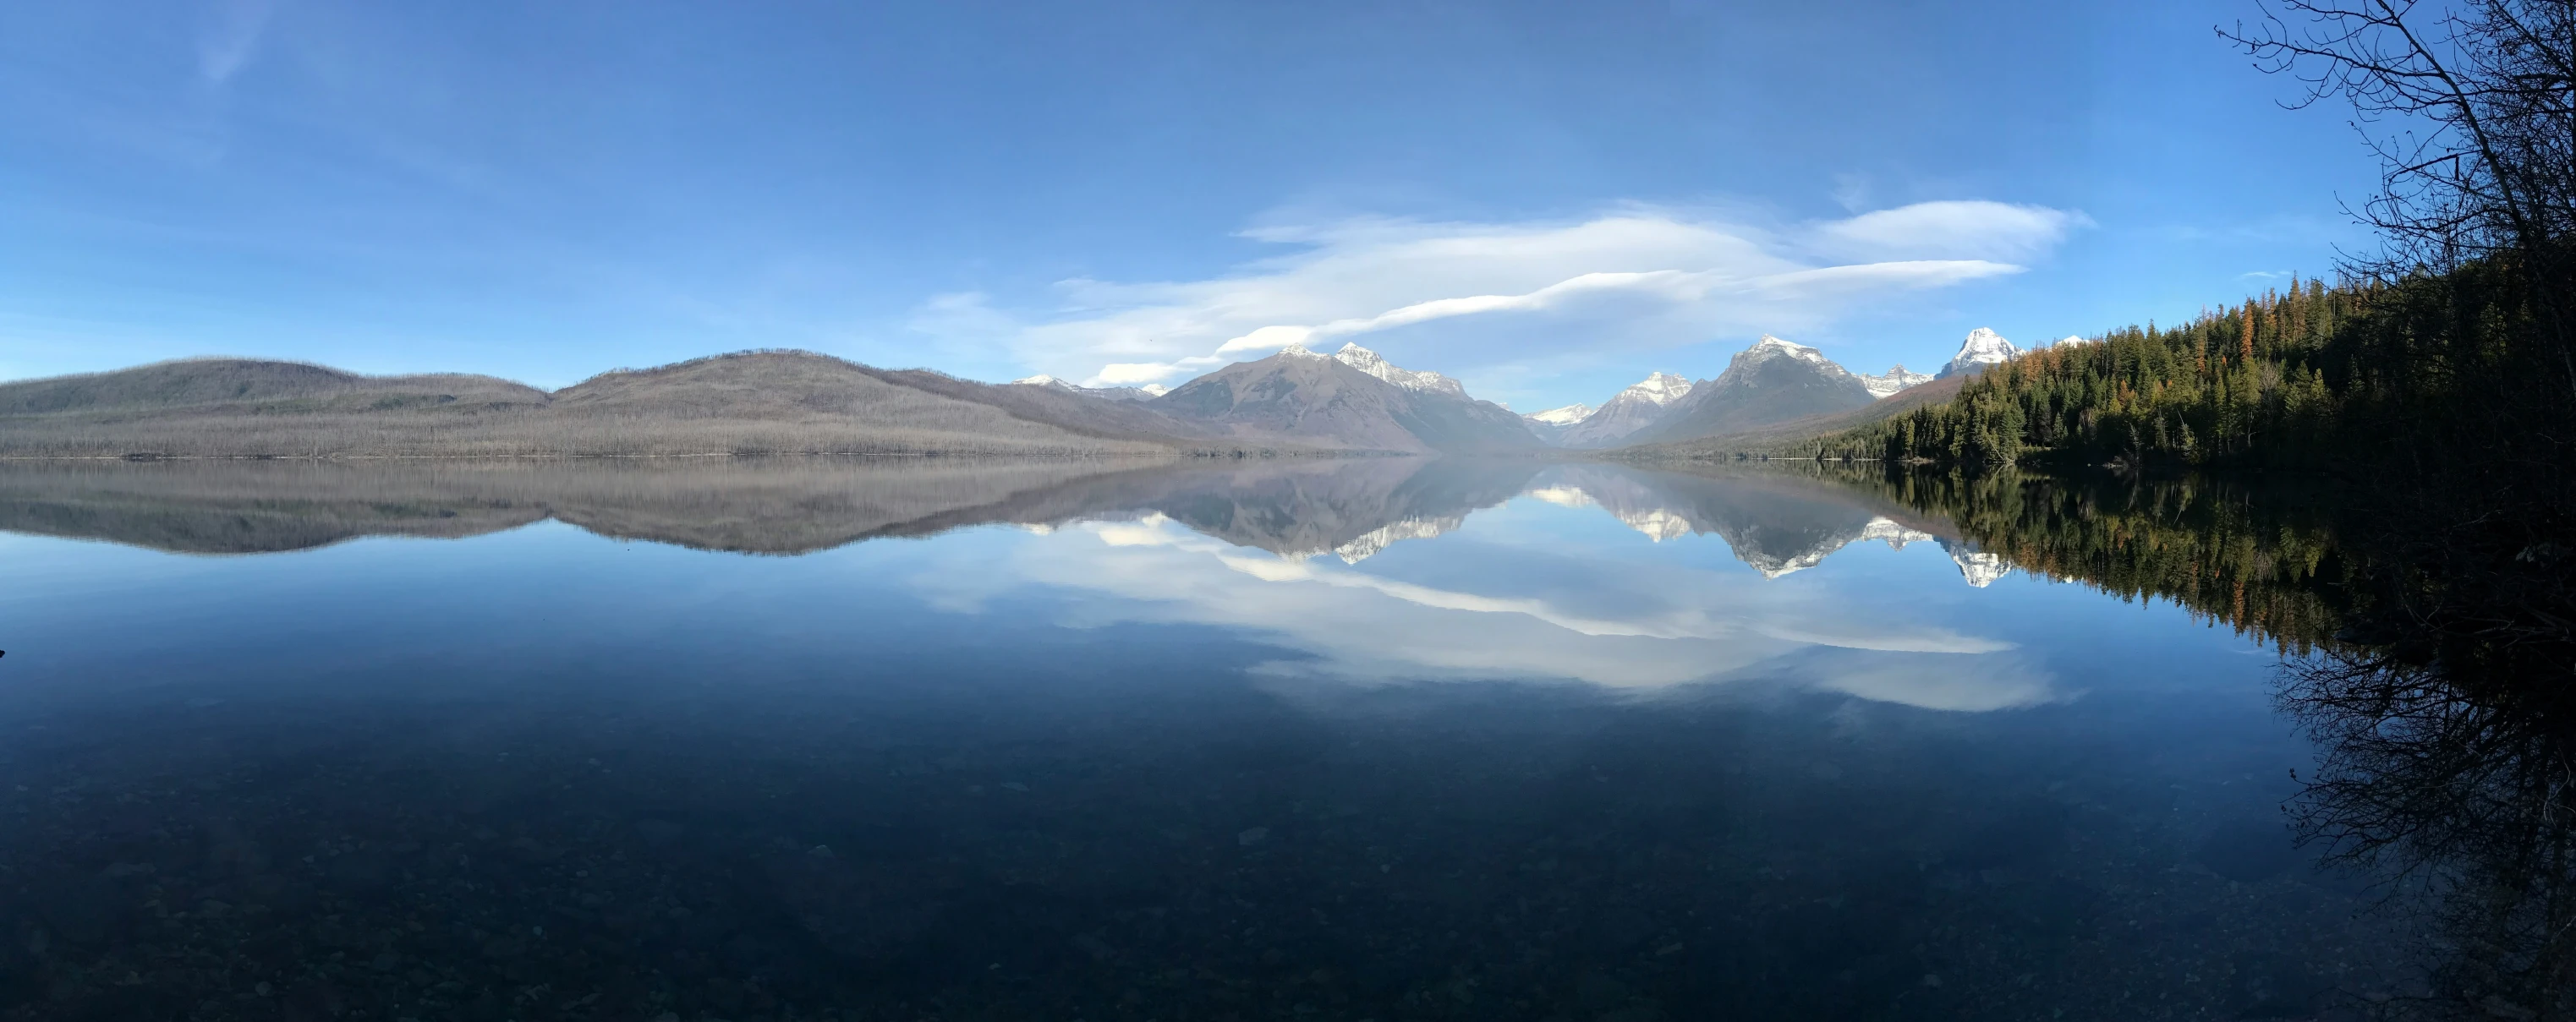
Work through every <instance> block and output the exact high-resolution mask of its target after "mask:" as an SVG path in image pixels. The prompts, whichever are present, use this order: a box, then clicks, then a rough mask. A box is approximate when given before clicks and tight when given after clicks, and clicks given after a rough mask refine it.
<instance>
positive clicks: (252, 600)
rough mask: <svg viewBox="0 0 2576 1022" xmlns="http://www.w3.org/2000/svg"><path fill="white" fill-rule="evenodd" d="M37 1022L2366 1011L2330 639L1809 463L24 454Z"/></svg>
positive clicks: (20, 663)
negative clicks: (2146, 590)
mask: <svg viewBox="0 0 2576 1022" xmlns="http://www.w3.org/2000/svg"><path fill="white" fill-rule="evenodd" d="M0 528H6V529H8V530H11V531H9V532H7V533H0V566H4V567H5V570H0V579H4V580H0V648H5V649H6V650H7V654H6V656H5V659H0V938H5V942H0V1006H5V1012H6V1017H8V1018H13V1019H35V1018H84V1017H86V1018H100V1019H110V1018H114V1019H128V1018H206V1019H234V1018H241V1019H278V1018H284V1019H317V1020H318V1019H333V1018H346V1019H356V1018H364V1019H401V1018H416V1019H447V1018H466V1019H634V1020H648V1019H675V1020H683V1022H697V1020H701V1019H725V1020H733V1022H742V1020H748V1019H790V1018H794V1019H811V1018H864V1019H879V1018H883V1019H932V1018H936V1019H950V1018H955V1019H1098V1020H1109V1019H1139V1020H1142V1019H1162V1020H1180V1019H1211V1020H1213V1019H1309V1018H1311V1019H1379V1020H1390V1022H1391V1020H1394V1019H1414V1018H1444V1019H1445V1018H1456V1019H1521V1018H1527V1019H1568V1020H1582V1022H1644V1020H1655V1019H1671V1020H1679V1019H1699V1018H1721V1017H1723V1018H1927V1019H1928V1018H1978V1019H1985V1018H1993V1019H2046V1018H2080V1019H2111V1018H2222V1019H2234V1018H2310V1017H2360V1016H2358V1015H2348V1014H2343V1013H2350V1012H2354V1011H2357V1010H2360V1009H2358V1008H2354V1007H2351V1006H2352V1005H2368V1004H2370V1003H2374V1001H2377V1000H2385V999H2387V998H2388V997H2390V996H2391V995H2396V996H2399V997H2401V998H2402V997H2404V996H2405V995H2406V994H2407V993H2408V991H2407V989H2406V987H2407V984H2409V983H2413V982H2418V981H2417V980H2413V979H2410V976H2411V975H2412V974H2411V973H2409V972H2408V971H2407V968H2406V967H2405V965H2404V963H2403V961H2402V960H2401V958H2402V956H2400V955H2398V953H2397V952H2398V951H2400V950H2402V948H2403V946H2404V944H2405V940H2404V939H2403V935H2402V934H2400V933H2398V932H2396V930H2395V927H2396V926H2397V924H2398V920H2395V919H2393V918H2391V917H2389V916H2388V915H2387V914H2386V913H2377V912H2373V911H2371V910H2370V909H2371V906H2372V905H2373V903H2374V900H2375V898H2374V895H2373V893H2372V890H2371V889H2370V888H2369V887H2367V886H2366V885H2365V884H2364V883H2363V882H2362V881H2361V880H2360V879H2359V878H2356V877H2353V876H2349V875H2345V874H2341V873H2337V872H2334V871H2331V870H2321V869H2319V868H2317V867H2316V866H2315V865H2314V864H2313V861H2312V860H2313V859H2314V855H2313V854H2311V853H2310V852H2307V851H2303V850H2302V849H2300V848H2298V847H2296V846H2294V844H2293V843H2292V839H2291V833H2290V831H2289V830H2288V829H2287V828H2286V827H2285V826H2284V818H2283V813H2282V808H2281V807H2282V803H2283V801H2284V799H2285V798H2288V797H2289V796H2291V795H2292V794H2293V793H2294V792H2295V791H2296V790H2297V788H2298V782H2297V781H2296V780H2294V779H2293V777H2292V771H2294V770H2302V769H2306V768H2308V767H2309V766H2310V765H2311V763H2312V760H2313V757H2314V753H2313V751H2312V750H2311V749H2310V748H2309V746H2308V745H2307V744H2305V742H2304V741H2303V740H2302V739H2301V738H2300V737H2299V734H2298V732H2297V731H2296V729H2295V728H2293V727H2292V726H2291V724H2290V723H2288V722H2286V721H2285V720H2284V719H2283V718H2282V717H2281V716H2280V715H2279V714H2277V713H2276V712H2275V710H2274V708H2273V698H2274V690H2275V685H2276V678H2275V674H2276V669H2277V664H2278V662H2279V657H2278V655H2277V653H2276V652H2275V651H2273V650H2270V649H2267V648H2263V647H2261V646H2259V645H2258V644H2257V643H2256V641H2254V640H2252V639H2249V638H2247V637H2245V636H2241V635H2238V634H2236V633H2235V632H2234V631H2232V630H2231V629H2229V628H2227V627H2224V626H2219V627H2212V626H2210V625H2209V624H2208V623H2207V622H2206V621H2204V620H2201V619H2197V618H2195V616H2194V615H2192V614H2191V613H2189V612H2187V611H2185V610H2184V609H2182V608H2179V607H2176V606H2173V605H2171V604H2168V603H2161V602H2152V601H2150V602H2144V603H2141V602H2129V601H2124V600H2122V599H2119V598H2116V597H2113V596H2107V595H2104V594H2103V593H2101V592H2098V591H2096V590H2094V589H2092V588H2089V587H2087V586H2083V585H2078V584H2068V583H2058V582H2049V581H2045V580H2042V579H2038V578H2033V577H2031V576H2029V575H2027V574H2025V573H2022V572H2020V571H2018V570H2016V569H2015V568H2014V567H2013V565H2012V564H2011V563H2010V562H2008V561H2005V560H2003V559H2002V558H1999V557H1997V556H1995V555H1993V554H1987V553H1981V552H1979V551H1978V550H1977V549H1976V548H1975V546H1974V544H1971V543H1969V542H1967V541H1965V540H1963V539H1961V538H1960V536H1959V533H1958V532H1957V530H1956V529H1955V528H1953V527H1952V525H1951V524H1950V523H1949V522H1948V521H1947V520H1944V519H1941V518H1939V517H1937V516H1931V515H1926V514H1923V513H1920V512H1915V511H1911V510H1909V509H1907V508H1904V507H1901V506H1898V505H1896V504H1893V503H1889V502H1887V501H1886V500H1884V499H1883V498H1880V497H1875V496H1872V495H1870V494H1868V493H1865V492H1862V491H1860V490H1853V489H1845V488H1839V487H1836V486H1833V485H1830V484H1826V483H1821V482H1817V481H1813V480H1807V479H1800V478H1795V477H1791V476H1784V475H1778V474H1764V473H1725V472H1714V473H1704V474H1696V475H1685V474H1675V473H1659V472H1648V471H1639V470H1631V469H1624V468H1615V467H1608V466H1598V465H1542V464H1533V463H1500V464H1481V463H1474V462H1461V461H1454V460H1453V461H1422V460H1416V459H1385V460H1373V461H1362V462H1345V463H1334V464H1299V465H1260V466H1252V467H1231V466H1228V467H1224V468H1220V469H1171V468H1155V467H1135V466H1117V465H1099V464H1090V465H1069V466H1066V465H1000V466H979V465H965V464H948V465H938V464H926V465H900V466H888V465H882V464H852V463H793V464H764V463H724V464H719V465H707V466H671V465H638V466H614V465H571V466H563V465H557V466H529V465H511V466H442V467H410V468H402V467H378V468H361V467H348V466H291V465H240V466H203V465H170V464H163V465H107V466H87V467H62V466H54V467H27V466H21V467H13V468H7V469H0Z"/></svg>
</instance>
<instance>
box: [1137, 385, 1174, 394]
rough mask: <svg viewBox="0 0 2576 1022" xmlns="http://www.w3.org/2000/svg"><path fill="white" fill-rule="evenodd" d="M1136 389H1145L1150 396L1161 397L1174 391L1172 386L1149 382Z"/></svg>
mask: <svg viewBox="0 0 2576 1022" xmlns="http://www.w3.org/2000/svg"><path fill="white" fill-rule="evenodd" d="M1136 389H1138V390H1141V391H1144V392H1145V393H1146V394H1147V395H1148V396H1152V397H1161V396H1163V395H1165V394H1169V393H1171V392H1172V388H1170V387H1166V386H1163V385H1162V384H1159V383H1148V384H1146V385H1144V386H1142V387H1138V388H1136Z"/></svg>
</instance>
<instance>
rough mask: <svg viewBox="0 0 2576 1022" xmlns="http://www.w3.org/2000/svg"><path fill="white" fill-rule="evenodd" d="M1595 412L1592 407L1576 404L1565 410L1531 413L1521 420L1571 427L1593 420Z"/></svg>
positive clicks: (1553, 409)
mask: <svg viewBox="0 0 2576 1022" xmlns="http://www.w3.org/2000/svg"><path fill="white" fill-rule="evenodd" d="M1593 411H1594V409H1593V407H1592V406H1591V405H1583V404H1575V405H1567V406H1565V407H1563V408H1550V409H1548V410H1546V411H1544V412H1531V413H1529V414H1527V415H1524V416H1521V418H1524V419H1528V420H1530V421H1532V422H1544V423H1547V424H1548V425H1551V426H1571V425H1574V424H1575V423H1578V422H1581V421H1583V420H1585V419H1589V418H1591V417H1592V413H1593Z"/></svg>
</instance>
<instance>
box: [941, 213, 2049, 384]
mask: <svg viewBox="0 0 2576 1022" xmlns="http://www.w3.org/2000/svg"><path fill="white" fill-rule="evenodd" d="M2085 223H2088V221H2086V220H2085V219H2084V217H2083V215H2082V214H2080V213H2071V212H2066V211H2060V210H2053V209H2047V208H2044V207H2038V206H2017V205H2009V204H2005V203H1998V202H1934V203H1922V204H1918V205H1914V206H1906V207H1901V208H1898V209H1890V210H1879V211H1876V212H1871V213H1864V214H1861V215H1859V216H1855V217H1851V218H1848V219H1843V220H1829V221H1819V222H1812V223H1805V224H1793V225H1787V226H1781V227H1763V226H1758V225H1753V224H1748V223H1739V222H1731V221H1728V220H1722V219H1715V218H1708V217H1700V216H1694V215H1689V214H1685V213H1682V212H1676V211H1672V210H1664V209H1656V208H1647V207H1635V208H1626V209H1621V210H1617V211H1614V212H1611V213H1607V214H1604V215H1601V216H1597V217H1594V218H1591V219H1588V220H1582V221H1576V222H1541V223H1424V222H1417V221H1405V220H1391V219H1383V218H1360V219H1352V220H1345V221H1339V222H1333V223H1323V224H1292V225H1274V226H1268V227H1263V228H1259V229H1255V230H1251V231H1247V232H1245V236H1246V237H1249V238H1252V239H1254V240H1257V241H1263V242H1269V243H1273V244H1279V245H1283V246H1296V247H1297V251H1295V252H1292V253H1288V254H1283V255H1280V256H1277V257H1273V258H1269V259H1263V260H1259V261H1255V262H1252V263H1249V264H1246V265H1243V266H1240V267H1237V268H1236V269H1235V271H1234V272H1232V273H1229V274H1226V275H1224V276H1219V277H1215V278H1211V279H1207V280H1197V281H1167V282H1158V283H1118V282H1111V281H1101V280H1089V279H1080V280H1071V281H1065V282H1063V283H1062V284H1061V285H1059V289H1058V290H1059V292H1060V297H1061V299H1062V304H1061V305H1060V306H1059V307H1057V308H1056V309H1054V310H1051V311H1048V312H1045V313H1039V314H1027V315H1022V316H1019V317H1016V318H1014V319H1012V320H1011V321H1010V322H1009V323H1008V324H1007V325H1005V324H1002V323H995V322H980V323H971V324H970V323H962V322H961V321H960V319H959V317H957V316H956V315H955V312H956V311H957V310H955V309H954V308H948V309H944V310H943V309H942V308H940V307H939V306H938V305H937V302H938V301H942V300H944V301H950V302H952V303H953V302H954V296H949V297H947V298H945V299H941V300H935V301H934V303H933V305H932V306H929V307H925V309H924V311H923V314H922V316H923V318H922V320H921V321H920V323H919V324H918V325H920V326H922V328H924V329H926V330H929V331H930V332H933V333H939V334H942V335H943V336H948V335H955V334H957V333H958V332H960V330H961V329H964V330H972V331H977V332H981V333H982V335H983V336H985V337H987V338H990V339H992V340H994V341H998V342H1000V343H1001V344H1003V345H1005V346H1006V347H1008V348H1009V349H1010V350H1011V351H1012V353H1013V355H1014V356H1015V357H1017V358H1018V359H1019V360H1020V361H1021V362H1022V363H1023V364H1025V365H1026V366H1028V367H1029V368H1031V369H1033V370H1035V371H1039V372H1045V373H1049V374H1053V375H1057V376H1064V377H1069V378H1086V377H1087V381H1088V382H1090V383H1092V384H1095V385H1096V384H1128V383H1143V382H1152V381H1166V382H1168V381H1172V380H1173V379H1175V378H1177V377H1182V376H1184V375H1187V374H1191V373H1195V372H1203V371H1205V370H1207V369H1211V368H1215V367H1217V366H1220V365H1223V364H1225V363H1227V362H1232V361H1238V360H1241V359H1244V358H1257V357H1260V356H1262V355H1265V354H1267V353H1269V352H1271V351H1276V350H1278V349H1279V348H1280V347H1283V346H1285V345H1287V344H1290V343H1307V344H1316V343H1319V342H1323V341H1328V340H1334V339H1342V338H1351V337H1356V336H1358V335H1363V334H1388V335H1392V336H1389V337H1387V338H1386V339H1385V340H1383V341H1381V340H1372V341H1371V342H1370V343H1371V344H1372V345H1373V346H1376V345H1380V344H1385V343H1394V344H1396V345H1397V346H1398V347H1399V348H1403V347H1404V346H1405V345H1413V346H1415V347H1413V348H1411V349H1409V350H1400V351H1398V352H1396V353H1395V354H1397V355H1399V356H1405V355H1415V356H1418V355H1421V354H1425V353H1427V352H1428V351H1429V350H1430V349H1438V350H1437V356H1438V357H1437V358H1436V359H1435V361H1436V362H1437V363H1438V367H1439V368H1441V369H1442V370H1443V371H1448V372H1453V373H1454V372H1462V371H1471V370H1473V369H1475V368H1477V367H1480V366H1488V365H1502V364H1507V363H1512V362H1515V361H1517V360H1523V359H1527V358H1532V357H1547V356H1550V355H1556V354H1562V353H1564V352H1565V351H1566V350H1567V349H1568V348H1569V346H1571V347H1578V348H1589V349H1592V350H1651V349H1656V348H1665V347H1675V346H1680V345H1685V344H1693V343H1698V342H1701V341H1706V340H1709V339H1712V338H1715V337H1728V336H1735V335H1744V336H1750V335H1752V334H1755V333H1761V332H1766V331H1768V332H1794V331H1803V330H1812V329H1815V328H1816V327H1818V326H1820V325H1822V324H1825V323H1827V322H1830V321H1832V320H1834V319H1836V318H1839V317H1841V316H1844V315H1847V314H1850V313H1851V312H1853V311H1855V310H1858V309H1861V308H1865V307H1867V306H1868V305H1869V304H1871V303H1874V302H1879V301H1883V300H1888V299H1894V298H1897V297H1900V296H1903V295H1906V294H1912V293H1919V292H1923V291H1928V290H1933V289H1939V288H1945V287H1951V286H1955V285H1958V284H1961V283H1964V282H1968V281H1973V280H1978V279H1984V278H1991V277H1996V276H2001V275H2005V274H2011V273H2016V272H2019V271H2020V270H2021V269H2022V268H2023V267H2022V263H2023V262H2025V261H2027V260H2030V259H2032V258H2035V257H2038V256H2041V255H2044V254H2046V253H2047V252H2048V251H2049V250H2050V249H2052V248H2054V247H2055V246H2056V245H2058V244H2060V243H2061V242H2062V241H2063V240H2064V239H2065V237H2066V236H2067V234H2068V233H2069V232H2071V231H2072V230H2074V229H2076V228H2077V227H2080V226H2082V225H2084V224H2085ZM978 308H979V309H980V308H983V306H981V304H980V303H978Z"/></svg>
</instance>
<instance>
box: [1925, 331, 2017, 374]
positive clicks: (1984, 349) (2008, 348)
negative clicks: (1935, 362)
mask: <svg viewBox="0 0 2576 1022" xmlns="http://www.w3.org/2000/svg"><path fill="white" fill-rule="evenodd" d="M2020 354H2021V349H2020V348H2018V347H2015V346H2014V345H2013V342H2011V341H2007V340H2004V337H2003V335H2002V334H1999V333H1996V332H1994V331H1992V330H1989V329H1987V328H1985V327H1978V328H1976V329H1974V330H1970V331H1968V339H1967V340H1965V341H1962V342H1960V343H1959V353H1958V354H1957V355H1953V356H1951V358H1950V364H1948V365H1945V366H1942V367H1941V375H1943V376H1954V375H1957V374H1959V373H1964V372H1974V371H1977V370H1980V369H1984V368H1985V367H1987V366H1990V365H2001V364H2003V363H2005V362H2009V361H2011V360H2012V359H2014V358H2015V357H2018V356H2019V355H2020Z"/></svg>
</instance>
